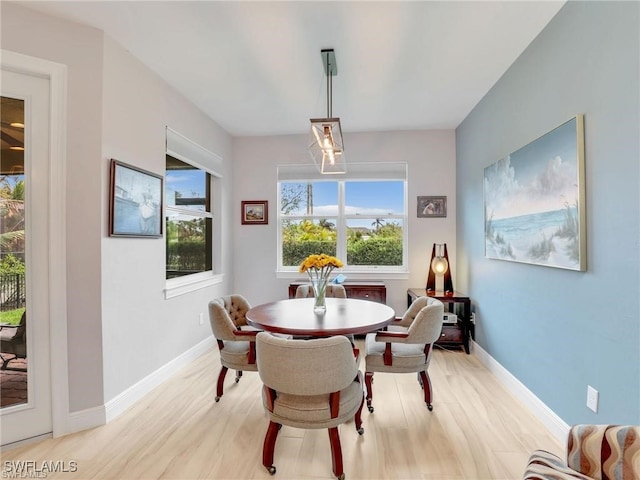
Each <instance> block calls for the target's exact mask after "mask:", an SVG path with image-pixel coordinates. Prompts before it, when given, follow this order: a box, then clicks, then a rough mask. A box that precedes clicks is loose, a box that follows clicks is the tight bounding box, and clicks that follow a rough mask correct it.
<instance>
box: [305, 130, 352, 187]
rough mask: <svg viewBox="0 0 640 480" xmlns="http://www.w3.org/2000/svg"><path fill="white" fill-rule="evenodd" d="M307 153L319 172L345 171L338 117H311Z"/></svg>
mask: <svg viewBox="0 0 640 480" xmlns="http://www.w3.org/2000/svg"><path fill="white" fill-rule="evenodd" d="M309 155H311V159H312V160H313V163H315V165H316V167H318V170H319V171H320V173H323V174H332V173H346V171H347V165H346V162H345V160H344V149H343V141H342V128H341V127H340V119H339V118H312V119H311V133H310V134H309Z"/></svg>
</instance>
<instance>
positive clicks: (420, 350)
mask: <svg viewBox="0 0 640 480" xmlns="http://www.w3.org/2000/svg"><path fill="white" fill-rule="evenodd" d="M385 346H386V344H385V343H384V342H377V341H376V334H375V333H369V334H368V335H367V338H366V340H365V371H367V372H392V373H411V372H413V373H415V372H419V371H421V370H424V371H426V370H427V367H428V366H429V365H428V364H427V363H426V355H425V354H424V345H422V344H410V343H392V344H391V351H392V353H393V365H385V364H384V358H383V354H384V350H385ZM422 367H424V368H422Z"/></svg>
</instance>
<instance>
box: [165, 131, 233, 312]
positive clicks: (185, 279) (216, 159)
mask: <svg viewBox="0 0 640 480" xmlns="http://www.w3.org/2000/svg"><path fill="white" fill-rule="evenodd" d="M165 151H166V154H167V155H170V156H172V157H175V158H177V159H178V160H182V161H183V162H186V163H189V164H190V165H193V166H195V167H197V168H199V169H200V170H204V171H205V172H207V173H209V174H210V175H211V179H210V181H211V182H212V187H211V189H212V192H213V193H212V195H213V196H214V197H216V199H217V196H218V188H216V185H215V184H216V181H217V180H218V179H221V178H222V174H221V173H220V172H222V164H223V160H222V157H220V156H219V155H216V154H215V153H213V152H210V151H209V150H207V149H206V148H204V147H202V146H201V145H198V144H197V143H195V142H193V141H191V140H189V139H188V138H187V137H185V136H184V135H182V134H180V133H178V132H176V131H175V130H173V129H171V128H169V127H166V145H165ZM216 199H214V198H211V199H210V201H212V202H213V208H214V210H215V209H217V208H219V207H218V206H219V204H220V202H219V201H216ZM165 208H166V207H165ZM172 209H173V210H178V209H179V208H178V209H176V208H172ZM200 213H202V212H200ZM206 213H207V215H203V216H206V217H208V216H209V215H211V217H210V218H212V219H213V221H212V225H213V235H214V239H213V245H214V247H213V248H214V251H213V252H212V256H213V257H212V258H213V271H211V270H209V271H207V272H199V273H193V274H191V275H184V276H181V277H176V278H169V279H167V280H166V283H165V288H164V298H165V300H168V299H170V298H174V297H178V296H180V295H185V294H187V293H191V292H195V291H196V290H200V289H202V288H206V287H210V286H212V285H218V284H221V283H222V282H223V280H224V274H223V273H222V272H220V271H216V268H219V265H220V259H221V255H222V252H219V251H217V250H216V246H217V245H220V244H221V242H220V241H219V239H220V224H219V221H217V219H218V218H219V215H216V214H217V213H219V212H218V211H211V212H206ZM189 214H193V212H189Z"/></svg>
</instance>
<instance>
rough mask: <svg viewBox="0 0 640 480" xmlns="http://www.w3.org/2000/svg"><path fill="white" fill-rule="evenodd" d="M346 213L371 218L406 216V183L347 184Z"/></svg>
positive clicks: (394, 181)
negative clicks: (391, 215) (390, 215)
mask: <svg viewBox="0 0 640 480" xmlns="http://www.w3.org/2000/svg"><path fill="white" fill-rule="evenodd" d="M345 213H346V214H347V215H367V216H369V217H371V216H384V215H389V214H393V215H402V214H404V182H401V181H397V180H393V181H392V180H387V181H375V182H345Z"/></svg>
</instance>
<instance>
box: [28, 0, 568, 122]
mask: <svg viewBox="0 0 640 480" xmlns="http://www.w3.org/2000/svg"><path fill="white" fill-rule="evenodd" d="M16 3H20V4H22V5H23V6H25V7H27V8H31V9H35V10H39V11H42V12H45V13H48V14H52V15H55V16H60V17H64V18H67V19H70V20H73V21H76V22H79V23H82V24H86V25H90V26H93V27H96V28H98V29H100V30H103V31H104V32H106V33H107V34H108V35H109V36H110V37H112V38H113V39H115V40H116V41H117V42H118V43H120V44H121V45H123V46H124V47H125V48H126V49H127V50H129V51H130V52H131V53H132V54H133V55H135V56H136V57H138V58H139V59H140V60H141V61H142V62H144V63H145V64H146V65H147V66H149V67H150V68H151V69H152V70H154V71H155V72H157V73H158V74H159V75H160V76H161V77H163V78H164V79H165V80H166V81H167V82H168V83H170V84H171V85H173V86H174V87H175V88H176V89H177V90H178V91H180V92H182V94H183V95H185V96H186V97H187V98H188V99H189V100H190V101H191V102H193V103H194V104H195V105H197V106H198V107H199V108H200V109H201V110H202V111H204V112H205V113H206V114H207V115H208V116H210V117H211V118H212V119H214V120H215V121H216V122H217V123H218V124H220V125H221V126H222V127H223V128H224V129H225V130H226V131H228V132H229V133H230V134H232V135H278V134H293V133H305V132H308V130H309V119H310V118H316V117H324V116H326V113H327V90H326V76H325V73H324V68H323V63H322V58H321V55H320V51H321V49H323V48H333V49H334V50H335V55H336V61H337V67H338V74H337V76H335V77H333V102H332V105H333V107H332V109H333V115H334V116H338V117H340V119H341V123H342V129H343V131H345V132H361V131H382V130H413V129H450V128H455V127H457V126H458V125H459V124H460V122H461V121H462V120H464V118H465V117H466V116H467V114H469V112H470V111H471V110H472V109H473V107H474V106H475V105H476V104H477V103H478V102H479V101H480V100H481V99H482V97H483V96H484V95H485V94H486V93H487V92H488V91H489V89H490V88H491V87H492V86H493V85H494V84H495V82H496V81H497V80H498V79H499V78H500V77H501V76H502V74H503V73H504V72H505V71H506V70H507V68H508V67H509V66H510V65H511V64H512V63H513V62H514V61H515V60H516V58H517V57H518V56H519V55H520V54H521V53H522V51H523V50H524V49H525V48H526V47H527V46H528V45H529V43H530V42H531V41H532V40H533V39H534V38H535V37H536V35H538V33H539V32H540V31H541V30H542V29H543V28H544V27H545V25H546V24H547V23H548V22H549V21H550V20H551V18H552V17H553V16H554V15H555V14H556V13H557V11H558V10H559V9H560V8H561V7H562V5H563V4H564V0H563V1H559V0H558V1H531V2H526V1H497V2H484V1H468V2H462V1H441V2H431V1H409V2H400V1H393V2H359V1H342V2H326V1H323V2H309V1H287V2H270V1H258V2H245V1H228V2H221V1H194V2H191V1H160V2H156V1H88V2H83V1H68V2H57V1H46V2H33V1H26V2H16Z"/></svg>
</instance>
